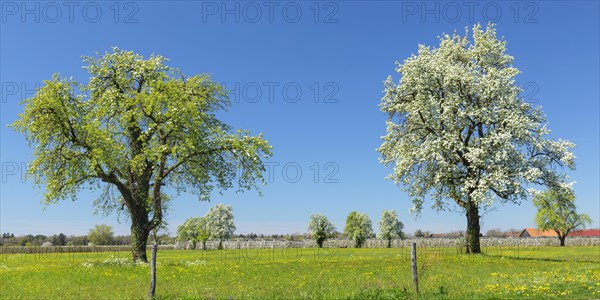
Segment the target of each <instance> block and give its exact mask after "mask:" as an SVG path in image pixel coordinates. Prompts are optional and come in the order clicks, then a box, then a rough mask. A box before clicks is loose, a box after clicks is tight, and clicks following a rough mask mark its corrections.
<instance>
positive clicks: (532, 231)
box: [519, 228, 558, 237]
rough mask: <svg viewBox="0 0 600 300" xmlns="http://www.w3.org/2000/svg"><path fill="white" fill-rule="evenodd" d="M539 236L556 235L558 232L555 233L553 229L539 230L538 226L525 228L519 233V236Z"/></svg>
mask: <svg viewBox="0 0 600 300" xmlns="http://www.w3.org/2000/svg"><path fill="white" fill-rule="evenodd" d="M540 236H546V237H558V234H556V231H554V230H546V231H541V230H539V229H538V228H525V229H523V231H522V232H521V234H520V235H519V237H540Z"/></svg>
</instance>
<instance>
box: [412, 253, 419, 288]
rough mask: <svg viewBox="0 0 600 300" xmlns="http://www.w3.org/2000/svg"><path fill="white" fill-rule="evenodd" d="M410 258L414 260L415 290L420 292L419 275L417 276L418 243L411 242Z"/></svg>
mask: <svg viewBox="0 0 600 300" xmlns="http://www.w3.org/2000/svg"><path fill="white" fill-rule="evenodd" d="M410 259H411V261H412V276H413V285H414V288H415V292H416V293H417V294H418V293H419V277H418V276H417V243H412V244H411V249H410Z"/></svg>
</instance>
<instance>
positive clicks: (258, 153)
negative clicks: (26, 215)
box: [11, 48, 271, 260]
mask: <svg viewBox="0 0 600 300" xmlns="http://www.w3.org/2000/svg"><path fill="white" fill-rule="evenodd" d="M166 61H167V59H166V58H164V57H162V56H158V55H153V56H151V57H150V58H148V59H144V58H143V57H142V56H141V55H138V54H136V53H134V52H132V51H124V50H120V49H118V48H114V49H113V51H112V52H111V53H106V54H104V55H102V56H98V57H84V62H85V63H86V65H85V67H84V68H85V69H86V70H87V71H88V72H89V73H90V80H89V82H88V83H86V84H84V83H79V82H76V81H74V80H73V79H72V78H70V79H67V78H62V77H60V76H59V75H58V74H56V75H54V76H53V77H52V79H50V80H47V81H44V85H43V86H42V87H41V88H40V89H39V90H38V91H37V92H36V93H35V95H34V96H33V97H31V98H29V99H27V100H25V101H24V102H23V104H24V105H25V108H24V111H23V113H21V114H20V115H19V118H18V119H17V120H16V121H15V122H14V123H13V124H12V125H11V126H12V127H14V128H15V129H16V130H18V131H19V132H22V133H24V134H25V135H26V137H27V140H28V141H29V143H30V145H31V146H32V147H34V148H35V150H34V155H33V157H34V159H33V161H32V162H31V163H30V167H29V170H28V173H29V174H31V175H34V176H33V178H34V179H35V183H36V184H38V185H44V186H45V193H44V199H45V202H46V203H47V204H48V203H54V202H57V201H59V200H61V199H74V198H75V197H76V195H77V192H78V191H79V190H80V189H81V188H83V187H85V186H89V187H90V188H102V189H103V192H102V193H101V196H100V198H99V199H97V200H96V201H95V204H96V206H97V207H98V208H99V209H101V210H104V211H107V212H110V211H112V210H115V209H116V210H118V211H125V212H126V213H127V214H129V216H130V217H131V220H132V234H131V235H132V241H133V244H134V249H137V250H134V255H136V254H137V255H138V256H140V257H139V258H141V259H142V260H145V259H146V256H145V243H146V240H147V237H148V235H149V233H150V232H151V231H152V229H154V228H156V227H157V226H159V225H160V224H161V223H162V219H163V214H164V211H165V210H166V209H167V204H168V198H167V195H165V194H164V193H162V190H161V189H162V187H163V186H166V187H169V188H170V189H171V190H173V191H175V192H176V193H181V192H189V193H195V194H198V195H199V198H200V199H202V200H207V199H209V196H210V194H211V192H212V191H213V190H215V189H217V190H219V191H223V190H225V189H229V188H233V187H234V186H237V187H238V190H239V191H242V190H248V189H251V188H257V183H263V184H264V183H265V182H264V180H263V177H262V172H263V171H264V170H265V167H264V164H263V159H265V158H267V157H268V156H270V155H271V146H270V145H269V144H268V143H267V141H265V140H264V139H263V138H262V135H257V136H252V135H250V132H249V131H246V130H233V128H231V127H230V126H229V125H227V124H225V123H223V122H221V121H220V120H219V119H218V118H217V116H216V115H217V113H218V112H219V111H221V110H225V109H227V108H228V107H229V105H230V102H229V99H228V97H227V91H225V90H224V89H223V87H222V86H221V85H220V84H218V83H216V82H214V81H212V79H211V78H210V77H209V76H208V75H194V76H185V75H184V74H182V73H181V72H180V71H179V70H177V69H174V68H171V67H169V66H167V65H166V64H165V63H166ZM142 252H143V253H142Z"/></svg>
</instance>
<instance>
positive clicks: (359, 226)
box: [344, 211, 373, 248]
mask: <svg viewBox="0 0 600 300" xmlns="http://www.w3.org/2000/svg"><path fill="white" fill-rule="evenodd" d="M344 234H345V235H346V236H348V237H349V238H350V239H351V240H353V241H354V247H355V248H360V247H362V245H363V244H364V243H365V241H366V240H367V238H369V237H371V236H373V226H372V223H371V219H369V216H367V214H364V213H360V212H357V211H353V212H351V213H350V214H349V215H348V217H347V218H346V227H345V228H344Z"/></svg>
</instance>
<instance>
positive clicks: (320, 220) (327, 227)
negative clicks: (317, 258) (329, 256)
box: [308, 214, 335, 248]
mask: <svg viewBox="0 0 600 300" xmlns="http://www.w3.org/2000/svg"><path fill="white" fill-rule="evenodd" d="M308 232H309V234H310V236H311V237H312V238H313V239H314V240H315V241H316V242H317V246H318V247H319V248H323V242H325V240H326V239H328V238H332V237H333V236H334V235H335V226H333V224H331V222H329V220H328V219H327V217H325V216H324V215H322V214H314V215H312V216H310V222H309V223H308Z"/></svg>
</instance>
